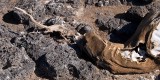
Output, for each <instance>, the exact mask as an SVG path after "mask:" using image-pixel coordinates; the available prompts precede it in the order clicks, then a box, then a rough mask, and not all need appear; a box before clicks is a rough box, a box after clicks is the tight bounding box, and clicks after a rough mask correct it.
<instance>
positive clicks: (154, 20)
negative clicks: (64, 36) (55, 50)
mask: <svg viewBox="0 0 160 80" xmlns="http://www.w3.org/2000/svg"><path fill="white" fill-rule="evenodd" d="M96 33H97V32H94V31H92V32H89V33H86V34H85V36H84V42H85V43H84V45H83V47H82V48H83V50H84V51H86V53H87V54H88V55H89V56H90V57H91V58H92V59H94V60H95V61H96V64H97V65H99V66H101V67H103V68H109V69H111V72H113V73H146V72H150V71H153V70H155V69H157V68H158V66H159V65H158V64H157V63H156V61H155V59H156V60H157V58H158V55H159V54H160V51H159V48H160V45H159V44H160V12H150V13H148V14H147V15H146V16H145V17H144V19H143V20H142V22H141V23H140V24H139V26H138V28H137V30H136V31H135V33H134V35H133V36H132V37H131V38H130V39H129V40H128V41H127V42H126V43H124V44H120V43H113V42H110V41H109V40H106V39H104V38H102V37H101V36H100V35H98V34H96ZM152 43H153V44H152ZM141 44H143V45H144V46H140V45H141ZM152 49H154V51H155V52H157V53H155V52H154V53H153V52H152ZM155 54H156V56H155ZM150 56H152V57H153V58H155V59H153V58H152V57H150Z"/></svg>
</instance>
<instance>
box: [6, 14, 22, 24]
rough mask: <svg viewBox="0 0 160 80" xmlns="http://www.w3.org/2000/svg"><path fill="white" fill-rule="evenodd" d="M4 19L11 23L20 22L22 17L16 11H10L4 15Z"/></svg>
mask: <svg viewBox="0 0 160 80" xmlns="http://www.w3.org/2000/svg"><path fill="white" fill-rule="evenodd" d="M3 21H4V22H6V23H11V24H20V23H21V17H20V16H19V15H18V14H17V13H15V12H14V11H10V12H8V13H6V14H5V15H4V16H3Z"/></svg>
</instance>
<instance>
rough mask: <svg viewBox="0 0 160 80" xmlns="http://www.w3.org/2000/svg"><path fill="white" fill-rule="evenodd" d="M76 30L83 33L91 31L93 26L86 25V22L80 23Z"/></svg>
mask: <svg viewBox="0 0 160 80" xmlns="http://www.w3.org/2000/svg"><path fill="white" fill-rule="evenodd" d="M76 30H77V31H78V32H79V33H81V34H85V33H87V32H89V31H91V27H90V26H89V25H86V24H79V25H78V26H77V28H76Z"/></svg>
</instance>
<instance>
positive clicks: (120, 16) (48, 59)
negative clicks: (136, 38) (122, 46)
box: [0, 0, 160, 80]
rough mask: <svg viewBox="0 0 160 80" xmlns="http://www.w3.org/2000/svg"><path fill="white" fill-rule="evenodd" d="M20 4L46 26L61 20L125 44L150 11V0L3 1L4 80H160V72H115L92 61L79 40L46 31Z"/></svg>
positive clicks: (0, 63) (0, 64) (0, 46)
mask: <svg viewBox="0 0 160 80" xmlns="http://www.w3.org/2000/svg"><path fill="white" fill-rule="evenodd" d="M14 7H20V8H23V9H24V10H26V11H27V12H29V13H30V14H31V15H32V16H33V17H34V18H35V19H36V20H37V21H38V22H40V23H42V24H45V25H54V24H63V25H65V26H66V27H67V28H69V29H72V30H75V31H78V32H79V33H81V34H84V33H85V32H86V31H87V30H93V29H94V30H97V31H100V32H102V33H104V34H109V35H108V36H107V37H106V38H107V39H109V40H110V41H112V42H118V43H123V42H125V41H126V40H127V39H128V38H129V37H130V36H131V35H132V34H133V33H134V31H135V30H136V28H137V26H138V24H139V22H140V21H141V20H142V19H143V17H144V16H145V14H146V13H148V12H149V11H151V10H160V1H158V0H157V1H155V2H154V1H153V2H152V0H0V9H1V10H0V80H38V79H39V80H160V75H159V72H160V71H159V70H156V71H153V72H150V73H145V74H112V73H110V72H109V70H108V69H100V68H98V67H97V66H95V65H94V63H92V60H90V59H89V58H88V57H87V56H86V55H85V53H84V52H83V51H81V50H80V49H79V47H78V46H77V44H78V43H77V44H67V43H66V42H64V40H63V38H62V36H61V35H60V34H59V33H58V32H53V33H51V34H43V33H42V32H41V31H39V30H38V29H37V28H36V26H35V25H34V24H33V23H32V22H31V21H30V19H29V18H28V17H27V16H26V15H24V14H22V13H21V12H19V11H17V10H15V9H14Z"/></svg>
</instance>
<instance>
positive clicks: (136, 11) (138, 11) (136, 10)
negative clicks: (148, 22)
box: [125, 6, 149, 23]
mask: <svg viewBox="0 0 160 80" xmlns="http://www.w3.org/2000/svg"><path fill="white" fill-rule="evenodd" d="M148 12H149V11H148V9H147V8H146V7H145V6H135V7H131V8H130V9H129V10H128V11H127V13H126V14H125V16H126V17H125V18H126V20H128V21H131V22H138V23H139V22H141V20H142V19H143V17H144V16H145V15H146V14H147V13H148Z"/></svg>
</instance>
